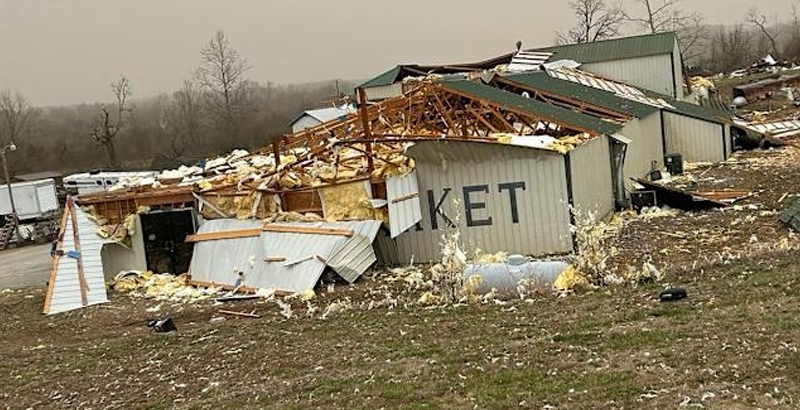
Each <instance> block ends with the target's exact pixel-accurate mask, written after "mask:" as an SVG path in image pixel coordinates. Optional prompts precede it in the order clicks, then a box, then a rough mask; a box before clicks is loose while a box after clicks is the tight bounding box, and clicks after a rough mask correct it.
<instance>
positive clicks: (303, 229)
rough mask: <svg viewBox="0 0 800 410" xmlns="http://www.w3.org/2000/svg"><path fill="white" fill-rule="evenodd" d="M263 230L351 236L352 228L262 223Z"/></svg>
mask: <svg viewBox="0 0 800 410" xmlns="http://www.w3.org/2000/svg"><path fill="white" fill-rule="evenodd" d="M261 230H262V231H264V232H280V233H300V234H309V235H339V236H347V237H350V236H353V230H352V229H337V228H320V227H309V226H294V225H273V224H270V225H264V227H263V228H261Z"/></svg>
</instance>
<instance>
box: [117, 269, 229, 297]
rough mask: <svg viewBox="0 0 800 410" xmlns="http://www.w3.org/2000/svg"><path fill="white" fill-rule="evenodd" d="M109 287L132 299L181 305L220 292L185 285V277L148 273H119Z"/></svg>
mask: <svg viewBox="0 0 800 410" xmlns="http://www.w3.org/2000/svg"><path fill="white" fill-rule="evenodd" d="M110 287H111V289H113V290H114V291H116V292H119V293H125V294H128V295H130V296H133V297H142V298H148V299H155V300H159V301H161V300H163V301H170V302H183V303H192V302H196V301H199V300H205V299H210V298H213V297H215V296H217V295H219V294H220V293H221V292H222V289H221V288H213V287H209V288H200V287H195V286H190V285H187V284H186V275H178V276H175V275H171V274H169V273H163V274H155V273H153V272H150V271H146V272H138V271H129V272H121V273H120V274H118V275H117V276H116V277H115V278H114V281H113V282H112V283H111V285H110Z"/></svg>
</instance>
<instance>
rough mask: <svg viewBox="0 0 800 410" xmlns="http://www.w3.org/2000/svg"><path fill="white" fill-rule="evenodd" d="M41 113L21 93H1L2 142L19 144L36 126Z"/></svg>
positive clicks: (0, 131) (0, 130)
mask: <svg viewBox="0 0 800 410" xmlns="http://www.w3.org/2000/svg"><path fill="white" fill-rule="evenodd" d="M38 118H39V111H38V110H36V109H35V108H33V107H31V105H30V103H29V102H28V99H27V98H25V96H24V95H22V93H20V92H18V91H17V92H11V91H10V90H2V91H0V137H1V139H0V141H2V142H4V143H8V142H19V141H20V140H21V139H23V138H24V137H25V136H26V135H27V134H28V133H29V132H30V131H31V129H32V128H33V126H34V125H35V124H36V121H37V120H38Z"/></svg>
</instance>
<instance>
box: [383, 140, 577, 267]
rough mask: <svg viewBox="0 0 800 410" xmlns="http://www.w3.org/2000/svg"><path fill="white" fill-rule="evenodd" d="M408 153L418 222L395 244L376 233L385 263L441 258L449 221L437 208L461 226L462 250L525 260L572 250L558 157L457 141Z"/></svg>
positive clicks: (562, 169) (563, 166)
mask: <svg viewBox="0 0 800 410" xmlns="http://www.w3.org/2000/svg"><path fill="white" fill-rule="evenodd" d="M409 155H410V156H412V157H413V158H414V159H415V160H416V162H417V168H416V169H417V176H418V182H419V193H420V197H421V198H420V199H421V207H422V221H421V223H420V225H419V226H418V228H411V229H410V230H409V231H407V232H405V233H403V234H402V235H400V236H398V237H397V238H395V239H394V240H391V239H389V238H388V236H384V235H381V236H380V237H379V239H378V240H379V242H382V243H378V244H376V249H377V250H378V252H379V253H380V254H381V255H380V256H381V260H382V261H384V262H396V263H408V262H410V261H411V259H412V258H413V260H414V261H415V262H434V261H437V260H439V259H440V258H441V254H440V249H441V246H440V242H441V238H442V235H443V234H444V233H445V229H446V227H447V222H446V221H445V219H444V218H443V217H441V216H438V215H437V211H436V209H437V208H436V207H437V205H438V204H439V203H440V202H441V207H440V208H439V209H440V210H441V212H442V213H444V215H446V216H447V217H448V218H449V219H451V220H453V221H455V220H459V221H460V222H459V224H458V226H459V227H460V232H461V238H462V239H463V242H464V244H465V245H466V248H467V250H474V249H476V248H480V249H482V250H484V251H487V252H498V251H506V252H510V253H520V254H529V255H545V254H557V253H567V252H570V251H571V250H572V237H571V235H570V230H569V221H570V217H569V211H568V207H567V204H568V201H569V196H568V188H567V176H566V161H565V157H564V156H563V155H560V154H558V153H555V152H549V151H542V150H535V149H531V148H521V147H513V146H504V145H496V144H481V143H474V142H473V143H469V142H457V141H442V142H435V141H430V142H424V143H419V144H417V145H415V146H413V147H411V148H410V149H409ZM523 187H524V189H523ZM445 192H447V194H445ZM512 192H513V195H512ZM465 193H466V194H467V195H466V196H465ZM442 198H444V199H442ZM454 200H458V203H454ZM457 215H460V218H458V217H457Z"/></svg>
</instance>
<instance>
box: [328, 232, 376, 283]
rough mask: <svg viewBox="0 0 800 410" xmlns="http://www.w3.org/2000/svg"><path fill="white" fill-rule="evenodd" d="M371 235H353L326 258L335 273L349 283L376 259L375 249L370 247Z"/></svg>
mask: <svg viewBox="0 0 800 410" xmlns="http://www.w3.org/2000/svg"><path fill="white" fill-rule="evenodd" d="M373 238H374V236H373V237H370V238H368V237H366V236H364V235H360V234H356V235H353V236H352V237H351V238H350V239H349V240H348V241H347V242H345V243H344V245H342V247H340V248H339V249H338V250H336V251H334V252H333V254H332V255H331V257H330V258H329V259H328V266H330V267H331V268H332V269H333V270H334V271H336V273H338V274H339V275H340V276H341V277H343V278H344V279H345V280H347V281H348V282H349V283H353V282H355V280H356V279H358V277H359V276H361V275H363V274H364V272H366V271H367V269H369V267H370V266H372V264H374V263H375V262H376V261H377V257H376V256H375V251H374V250H373V249H372V241H373Z"/></svg>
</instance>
